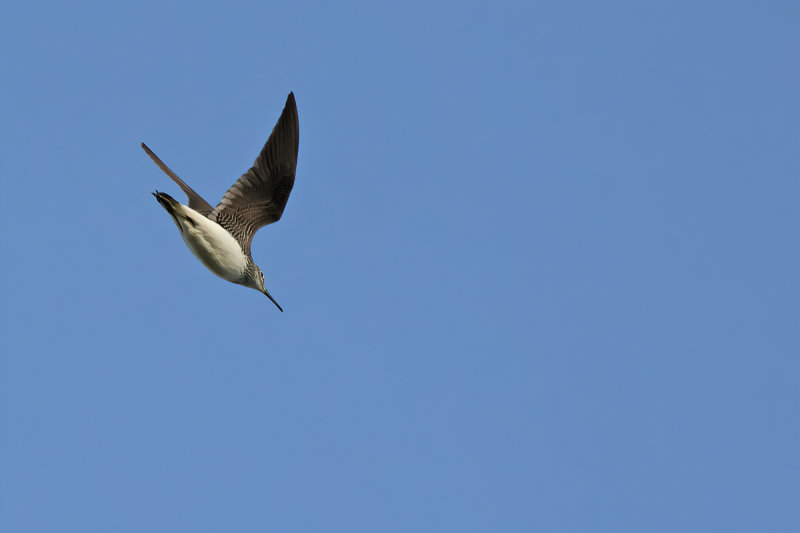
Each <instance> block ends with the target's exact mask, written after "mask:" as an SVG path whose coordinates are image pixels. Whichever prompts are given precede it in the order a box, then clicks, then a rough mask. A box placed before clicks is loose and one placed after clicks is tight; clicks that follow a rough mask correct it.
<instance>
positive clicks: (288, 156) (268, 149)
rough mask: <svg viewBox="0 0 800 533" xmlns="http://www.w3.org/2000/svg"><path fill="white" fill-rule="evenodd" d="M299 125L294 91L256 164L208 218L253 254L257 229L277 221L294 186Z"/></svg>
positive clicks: (247, 251)
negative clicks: (251, 244)
mask: <svg viewBox="0 0 800 533" xmlns="http://www.w3.org/2000/svg"><path fill="white" fill-rule="evenodd" d="M299 139H300V124H299V122H298V118H297V105H296V104H295V101H294V94H293V93H289V97H288V98H287V99H286V105H285V106H284V108H283V112H282V113H281V117H280V118H279V119H278V123H277V124H275V128H274V129H273V130H272V133H271V134H270V136H269V139H267V143H266V144H265V145H264V148H263V149H262V150H261V153H260V154H259V155H258V157H257V158H256V160H255V163H253V166H252V167H251V168H250V170H248V171H247V172H246V173H245V174H243V175H242V177H241V178H239V180H238V181H237V182H236V183H234V184H233V186H232V187H231V188H230V189H228V192H226V193H225V196H223V197H222V201H220V203H219V205H217V207H215V208H214V211H213V212H212V213H211V215H210V216H209V217H208V218H210V219H211V220H214V221H216V222H217V223H218V224H219V225H220V226H222V227H223V228H225V229H226V230H228V231H229V232H230V233H231V235H233V236H234V237H235V238H236V240H237V241H239V244H240V245H241V247H242V250H244V252H245V253H246V254H248V255H249V254H250V243H251V242H253V235H255V233H256V231H257V230H258V229H259V228H260V227H262V226H266V225H267V224H271V223H273V222H276V221H278V220H279V219H280V218H281V215H282V214H283V209H284V207H286V201H287V200H288V199H289V193H290V192H292V187H293V186H294V173H295V169H296V168H297V148H298V143H299Z"/></svg>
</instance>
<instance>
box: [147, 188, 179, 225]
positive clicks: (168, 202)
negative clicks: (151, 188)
mask: <svg viewBox="0 0 800 533" xmlns="http://www.w3.org/2000/svg"><path fill="white" fill-rule="evenodd" d="M153 196H155V197H156V200H158V203H159V204H161V207H163V208H164V210H166V212H167V213H169V214H170V216H171V217H172V220H174V221H175V224H177V226H178V229H179V230H181V232H183V229H184V228H183V224H181V221H182V220H187V219H186V217H185V216H183V215H182V214H181V204H180V202H178V201H177V200H175V198H173V197H172V196H170V195H169V194H167V193H165V192H158V191H156V192H154V193H153Z"/></svg>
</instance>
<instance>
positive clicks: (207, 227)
mask: <svg viewBox="0 0 800 533" xmlns="http://www.w3.org/2000/svg"><path fill="white" fill-rule="evenodd" d="M181 207H182V208H183V210H184V214H185V216H186V218H189V219H190V220H191V221H192V222H193V223H194V224H191V223H189V222H183V223H182V224H181V226H182V230H183V231H181V237H183V240H184V242H185V243H186V246H188V247H189V249H190V250H191V251H192V253H193V254H194V256H195V257H196V258H198V259H199V260H200V262H201V263H203V264H204V265H205V266H206V267H207V268H208V269H209V270H210V271H211V272H213V273H214V274H216V275H217V276H219V277H221V278H222V279H226V280H228V281H232V282H234V283H235V282H238V281H240V280H241V279H242V273H243V272H244V271H245V269H246V268H247V257H245V255H244V252H242V248H241V247H240V246H239V243H238V242H236V239H234V238H233V235H231V234H230V233H228V232H227V230H225V228H223V227H222V226H220V225H219V224H217V223H216V222H212V221H210V220H208V219H207V218H206V217H204V216H203V215H201V214H200V213H198V212H197V211H195V210H193V209H191V208H189V207H186V206H185V205H181Z"/></svg>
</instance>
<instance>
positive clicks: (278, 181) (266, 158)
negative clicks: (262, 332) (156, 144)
mask: <svg viewBox="0 0 800 533" xmlns="http://www.w3.org/2000/svg"><path fill="white" fill-rule="evenodd" d="M299 139H300V123H299V119H298V116H297V104H296V102H295V99H294V93H292V92H290V93H289V96H288V97H287V99H286V104H285V105H284V108H283V112H282V113H281V116H280V118H278V122H277V123H276V124H275V127H274V128H273V130H272V133H271V134H270V136H269V138H268V139H267V142H266V144H264V147H263V148H262V149H261V152H260V153H259V154H258V156H257V157H256V160H255V162H254V163H253V166H252V167H250V170H248V171H247V172H245V173H244V174H242V176H241V177H240V178H239V179H238V180H237V181H236V182H235V183H234V184H233V185H232V186H231V188H230V189H228V191H227V192H226V193H225V194H224V195H223V196H222V200H220V202H219V204H217V206H216V207H211V205H210V204H209V203H208V202H206V201H205V200H204V199H203V198H202V197H201V196H200V195H199V194H197V193H196V192H195V191H194V189H192V188H191V187H189V186H188V185H187V184H186V183H185V182H184V181H183V180H182V179H181V178H179V177H178V175H177V174H175V173H174V172H173V171H172V170H171V169H170V168H169V167H168V166H167V165H165V164H164V162H163V161H161V159H159V158H158V156H157V155H156V154H154V153H153V151H152V150H150V148H148V147H147V145H146V144H144V143H142V148H143V149H144V151H145V152H147V155H149V156H150V158H151V159H152V160H153V161H154V162H155V164H156V165H158V167H159V168H160V169H161V170H163V171H164V173H165V174H166V175H167V176H169V177H170V178H172V180H173V181H174V182H175V183H177V184H178V187H180V188H181V189H182V190H183V192H184V193H186V196H187V197H188V198H189V203H188V205H184V204H181V203H180V202H178V201H177V200H175V199H174V198H172V197H171V196H170V195H168V194H166V193H163V192H159V191H158V190H156V191H155V192H154V193H153V196H155V198H156V200H157V201H158V203H159V204H160V205H161V207H163V208H164V209H165V210H166V211H167V213H169V215H170V216H171V217H172V220H173V221H174V222H175V225H176V226H178V230H179V231H180V234H181V237H183V240H184V242H185V243H186V246H188V247H189V250H191V252H192V254H194V256H195V257H197V258H198V259H199V260H200V262H201V263H203V265H205V266H206V268H208V269H209V270H210V271H211V272H213V273H214V274H216V275H217V276H219V277H221V278H222V279H224V280H227V281H230V282H232V283H237V284H239V285H244V286H245V287H250V288H251V289H255V290H257V291H259V292H261V293H264V294H265V295H266V296H267V298H269V299H270V300H271V301H272V303H274V304H275V306H276V307H277V308H278V309H279V310H280V311H281V312H283V308H282V307H281V306H280V305H279V304H278V302H277V301H275V298H273V297H272V295H271V294H270V293H269V291H268V290H267V289H266V287H265V286H264V273H263V272H262V271H261V269H260V268H259V267H258V265H256V264H255V263H254V262H253V256H252V255H251V253H250V244H251V243H252V241H253V236H254V235H255V233H256V231H258V229H259V228H261V227H263V226H266V225H267V224H272V223H273V222H277V221H278V220H280V218H281V216H282V215H283V210H284V208H285V207H286V202H287V201H288V200H289V193H291V192H292V187H293V186H294V176H295V171H296V170H297V150H298V146H299Z"/></svg>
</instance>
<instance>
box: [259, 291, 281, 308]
mask: <svg viewBox="0 0 800 533" xmlns="http://www.w3.org/2000/svg"><path fill="white" fill-rule="evenodd" d="M264 294H266V295H267V298H269V299H270V300H272V303H274V304H275V307H277V308H278V309H280V310H281V313H283V308H281V306H280V305H278V302H276V301H275V298H273V297H272V295H271V294H270V293H269V291H268V290H267V289H264Z"/></svg>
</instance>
